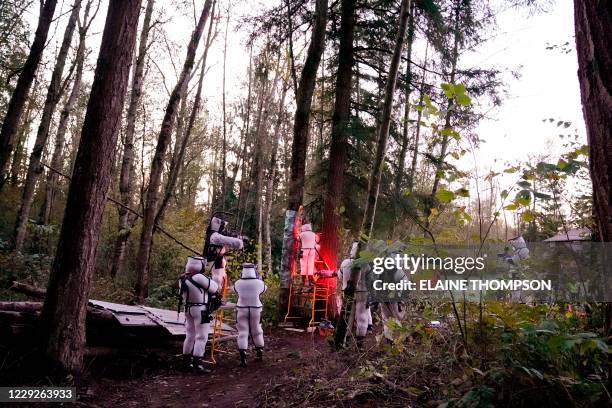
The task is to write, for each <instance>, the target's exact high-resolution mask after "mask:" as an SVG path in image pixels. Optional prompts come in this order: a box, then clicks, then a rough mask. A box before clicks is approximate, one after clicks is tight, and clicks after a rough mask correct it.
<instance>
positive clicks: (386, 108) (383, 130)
mask: <svg viewBox="0 0 612 408" xmlns="http://www.w3.org/2000/svg"><path fill="white" fill-rule="evenodd" d="M410 3H411V0H402V3H401V8H400V13H399V27H398V33H397V38H396V40H395V46H394V48H393V56H392V57H391V64H390V66H389V74H388V76H387V82H386V84H385V96H384V101H383V106H382V107H381V117H380V120H379V126H378V142H377V145H376V153H375V156H374V166H373V168H372V173H371V175H370V181H369V185H368V193H367V202H366V208H365V211H364V216H363V221H362V223H361V230H360V233H359V247H358V251H360V250H361V249H363V248H362V247H363V245H364V239H363V236H364V235H365V234H367V238H366V242H367V240H369V239H370V237H371V235H372V228H373V225H374V215H375V213H376V201H377V199H378V191H379V188H380V177H381V173H382V165H383V163H384V158H385V152H386V150H387V139H388V137H389V127H390V126H391V112H392V110H393V94H394V93H395V85H396V83H397V74H398V72H399V64H400V59H401V55H402V48H403V47H404V42H405V39H406V30H407V28H408V17H409V14H410V13H409V10H410ZM360 279H361V270H360V268H352V269H351V272H350V276H349V279H348V284H347V287H346V289H345V290H344V294H345V302H346V307H344V308H343V310H342V313H341V316H340V319H339V320H338V325H337V327H336V333H335V339H334V342H335V344H336V347H340V346H342V345H343V344H344V340H345V336H346V332H347V328H348V324H347V319H348V317H349V316H351V315H352V313H353V312H352V310H353V309H354V305H353V303H354V302H353V301H354V294H355V288H356V287H357V282H359V280H360Z"/></svg>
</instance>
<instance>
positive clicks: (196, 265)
mask: <svg viewBox="0 0 612 408" xmlns="http://www.w3.org/2000/svg"><path fill="white" fill-rule="evenodd" d="M205 263H206V260H205V259H204V258H202V257H201V256H190V257H189V258H187V263H186V264H185V273H189V274H194V273H199V272H202V266H203V264H205Z"/></svg>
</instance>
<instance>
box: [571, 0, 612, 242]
mask: <svg viewBox="0 0 612 408" xmlns="http://www.w3.org/2000/svg"><path fill="white" fill-rule="evenodd" d="M574 19H575V26H576V50H577V51H578V79H579V81H580V91H581V95H582V112H583V114H584V121H585V124H586V130H587V138H588V141H589V167H590V171H591V178H592V180H593V206H594V209H595V214H596V215H597V229H598V233H599V239H600V240H601V241H604V242H612V88H611V87H610V86H611V84H612V47H611V44H610V29H611V28H612V7H610V4H609V3H607V2H588V1H579V0H576V1H574Z"/></svg>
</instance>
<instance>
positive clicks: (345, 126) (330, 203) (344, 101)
mask: <svg viewBox="0 0 612 408" xmlns="http://www.w3.org/2000/svg"><path fill="white" fill-rule="evenodd" d="M355 4H356V1H355V0H343V1H342V16H341V21H340V49H339V52H338V73H337V76H336V100H335V103H334V114H333V116H332V133H331V146H330V149H329V169H328V172H327V192H326V194H325V202H324V209H323V228H322V235H323V238H324V240H325V245H322V246H321V256H322V257H323V259H325V261H326V262H327V264H328V265H329V267H330V268H332V269H336V265H337V259H338V229H339V228H340V207H341V204H342V188H343V185H344V172H345V170H346V155H347V150H348V137H349V133H350V131H349V125H350V112H351V90H352V81H353V66H354V64H355V61H354V51H353V39H354V36H355Z"/></svg>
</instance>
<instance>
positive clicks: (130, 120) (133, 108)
mask: <svg viewBox="0 0 612 408" xmlns="http://www.w3.org/2000/svg"><path fill="white" fill-rule="evenodd" d="M154 4H155V0H149V1H147V8H146V10H145V14H144V19H143V23H142V30H141V32H140V39H139V44H138V56H137V57H136V65H134V71H133V72H134V73H133V75H132V90H131V93H130V103H129V106H128V110H127V124H126V127H125V135H124V140H123V158H122V159H121V172H120V175H119V193H120V196H121V203H122V204H123V205H125V206H127V207H131V206H132V205H133V199H132V197H133V195H134V193H133V190H134V188H133V184H134V133H135V130H136V112H137V111H138V106H139V105H140V100H141V98H142V85H143V81H144V75H145V74H144V67H145V60H146V57H147V55H146V54H147V43H148V39H149V31H150V27H151V15H152V14H153V6H154ZM118 212H119V224H118V225H117V240H116V241H115V247H114V250H113V258H112V260H111V266H110V270H109V275H110V277H111V278H112V279H114V278H115V276H117V273H118V272H119V271H121V269H122V268H123V263H124V258H125V247H126V244H127V240H128V238H129V237H130V234H131V232H132V223H131V222H130V214H129V212H128V211H127V210H126V209H125V208H124V207H121V206H119V207H118Z"/></svg>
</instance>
